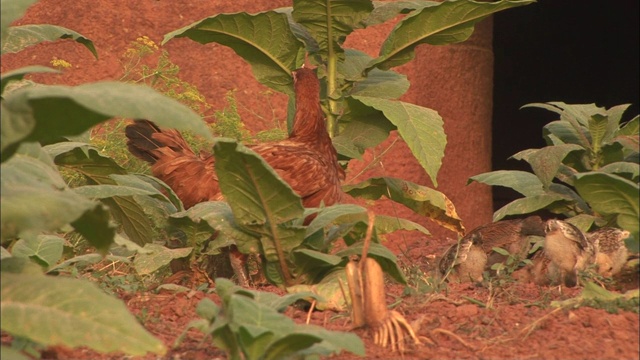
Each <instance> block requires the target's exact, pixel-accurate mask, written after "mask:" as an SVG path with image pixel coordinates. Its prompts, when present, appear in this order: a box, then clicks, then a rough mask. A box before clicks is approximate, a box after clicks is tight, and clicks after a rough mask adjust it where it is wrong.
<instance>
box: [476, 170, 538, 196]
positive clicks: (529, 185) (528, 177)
mask: <svg viewBox="0 0 640 360" xmlns="http://www.w3.org/2000/svg"><path fill="white" fill-rule="evenodd" d="M472 181H477V182H480V183H483V184H487V185H489V186H503V187H507V188H510V189H513V190H515V191H517V192H519V193H520V194H522V195H524V196H535V195H540V194H544V189H543V187H542V183H541V182H540V179H538V177H537V176H535V175H534V174H532V173H530V172H526V171H519V170H497V171H490V172H486V173H482V174H479V175H475V176H472V177H470V178H469V181H468V183H471V182H472Z"/></svg>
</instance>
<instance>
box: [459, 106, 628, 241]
mask: <svg viewBox="0 0 640 360" xmlns="http://www.w3.org/2000/svg"><path fill="white" fill-rule="evenodd" d="M527 107H540V108H543V109H547V110H550V111H553V112H555V113H557V114H558V115H559V116H560V119H559V120H557V121H553V122H550V123H549V124H547V125H545V127H544V129H543V136H544V138H545V141H546V142H547V146H546V147H544V148H541V149H528V150H523V151H521V152H519V153H517V154H515V155H513V158H514V159H517V160H524V161H526V162H527V163H529V165H531V168H532V170H533V174H532V173H529V172H525V171H512V170H499V171H492V172H488V173H484V174H480V175H476V176H473V177H471V179H470V180H469V181H477V182H481V183H485V184H488V185H492V186H504V187H509V188H511V189H513V190H515V191H517V192H519V193H520V194H522V195H523V196H524V197H523V198H520V199H516V200H514V201H512V202H511V203H509V204H507V205H505V206H504V207H502V208H501V209H498V210H497V211H496V212H495V214H494V220H499V219H501V218H503V217H505V216H508V215H516V214H526V213H532V212H535V211H538V210H542V209H544V210H548V211H550V212H552V213H554V214H562V215H563V216H565V217H567V218H570V221H571V222H572V223H574V224H575V225H577V226H578V227H580V228H582V229H583V230H587V229H589V228H590V227H591V226H592V225H593V224H595V225H596V226H599V227H600V226H619V227H621V228H622V229H625V230H628V231H629V232H631V234H632V238H633V241H632V243H630V244H628V245H630V246H631V248H632V249H635V251H636V252H637V249H638V241H639V240H640V238H639V236H638V224H639V220H638V219H639V216H640V206H639V205H638V201H639V200H638V193H639V187H638V184H639V173H640V165H639V150H638V128H639V126H640V120H639V118H638V116H635V117H634V118H633V119H632V120H630V121H628V122H626V123H623V122H622V115H623V113H624V111H625V110H626V109H627V108H628V105H619V106H614V107H612V108H610V109H604V108H600V107H597V106H595V105H594V104H588V105H571V104H565V103H562V102H550V103H545V104H538V103H536V104H529V105H527Z"/></svg>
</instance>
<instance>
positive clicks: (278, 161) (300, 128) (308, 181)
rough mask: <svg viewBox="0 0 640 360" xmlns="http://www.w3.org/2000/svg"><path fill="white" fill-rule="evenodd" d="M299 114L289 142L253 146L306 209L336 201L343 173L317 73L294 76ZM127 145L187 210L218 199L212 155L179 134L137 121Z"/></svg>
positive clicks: (130, 128) (308, 71)
mask: <svg viewBox="0 0 640 360" xmlns="http://www.w3.org/2000/svg"><path fill="white" fill-rule="evenodd" d="M293 78H294V89H295V93H296V96H295V98H296V112H295V117H294V123H293V130H292V131H291V134H290V135H289V138H288V139H285V140H281V141H276V142H269V143H263V144H257V145H252V146H249V147H250V148H251V149H252V150H253V151H255V152H257V153H258V154H259V155H260V156H262V158H264V160H265V161H266V162H267V163H269V165H271V167H273V169H274V170H275V171H276V173H278V175H280V177H282V179H284V181H286V182H287V183H288V184H289V185H290V186H291V188H292V189H293V190H294V191H295V192H296V193H297V194H298V195H300V197H301V198H302V204H303V205H304V206H305V207H318V206H319V205H320V204H321V203H324V204H325V205H327V206H328V205H332V204H335V203H338V202H339V201H340V200H341V198H342V195H343V192H342V188H341V185H340V182H341V180H343V179H344V170H343V169H342V168H341V167H340V165H339V164H338V156H337V152H336V150H335V148H334V147H333V144H332V142H331V138H330V137H329V134H328V133H327V130H326V127H325V120H324V116H323V113H322V110H321V108H320V83H319V81H318V78H317V77H316V75H315V73H314V72H313V70H311V69H309V68H301V69H298V70H295V71H294V72H293ZM125 134H126V136H127V138H128V141H127V147H128V148H129V151H130V152H131V153H132V154H133V155H135V156H136V157H138V158H140V159H142V160H145V161H147V162H149V163H151V164H152V166H151V172H152V173H153V175H154V176H155V177H157V178H159V179H160V180H162V181H164V182H165V183H167V185H169V187H171V189H173V191H174V192H175V193H176V195H178V197H179V198H180V200H182V202H183V204H184V206H185V208H190V207H192V206H193V205H195V204H197V203H200V202H203V201H208V200H220V199H221V198H222V197H221V195H220V187H219V185H218V178H217V176H216V173H215V167H214V162H215V158H214V156H213V154H210V153H207V152H201V153H200V154H195V153H194V152H193V150H191V148H190V147H189V145H188V144H187V143H186V141H185V140H184V138H183V137H182V135H180V133H179V132H178V131H176V130H172V129H164V130H163V129H160V128H159V127H158V126H156V125H155V124H153V123H152V122H150V121H147V120H136V121H135V122H134V123H133V124H131V125H128V126H127V127H126V129H125Z"/></svg>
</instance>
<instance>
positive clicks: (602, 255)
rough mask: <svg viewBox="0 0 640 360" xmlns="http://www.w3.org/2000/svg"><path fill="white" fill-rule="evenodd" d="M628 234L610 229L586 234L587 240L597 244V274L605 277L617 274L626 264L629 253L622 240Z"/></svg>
mask: <svg viewBox="0 0 640 360" xmlns="http://www.w3.org/2000/svg"><path fill="white" fill-rule="evenodd" d="M629 235H630V233H629V232H628V231H626V230H620V229H616V228H612V227H606V228H602V229H598V230H596V231H592V232H590V233H588V234H587V239H588V240H589V241H590V242H591V243H594V244H598V252H597V253H596V259H595V262H596V264H597V265H598V273H599V274H600V275H602V276H605V277H610V276H613V275H616V274H618V273H619V272H620V271H621V270H622V267H623V266H624V264H625V263H626V262H627V257H628V256H629V252H628V250H627V247H626V245H625V244H624V240H625V239H626V238H628V237H629Z"/></svg>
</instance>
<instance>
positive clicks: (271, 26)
mask: <svg viewBox="0 0 640 360" xmlns="http://www.w3.org/2000/svg"><path fill="white" fill-rule="evenodd" d="M179 37H187V38H189V39H191V40H194V41H197V42H199V43H201V44H208V43H210V42H216V43H218V44H221V45H224V46H228V47H230V48H231V49H233V51H235V52H236V54H238V55H239V56H240V57H242V58H243V59H244V60H245V61H247V62H248V63H249V64H250V65H251V69H252V70H253V74H254V76H255V77H256V79H257V80H258V81H259V82H260V83H261V84H264V85H266V86H268V87H270V88H272V89H274V90H276V91H279V92H283V93H285V94H288V95H293V87H292V83H293V82H292V78H291V72H292V71H293V70H295V69H297V68H298V67H300V66H301V65H302V64H303V62H304V44H303V43H302V42H301V41H300V40H298V39H297V38H296V37H295V36H294V35H293V33H292V32H291V29H290V28H289V21H288V20H287V15H286V14H283V13H277V12H274V11H267V12H263V13H258V14H254V15H251V14H247V13H236V14H220V15H216V16H212V17H209V18H206V19H204V20H200V21H197V22H195V23H193V24H191V25H187V26H185V27H183V28H181V29H178V30H175V31H172V32H170V33H168V34H166V35H165V36H164V40H163V41H162V44H163V45H164V44H165V43H166V42H167V41H169V40H171V39H173V38H179Z"/></svg>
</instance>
